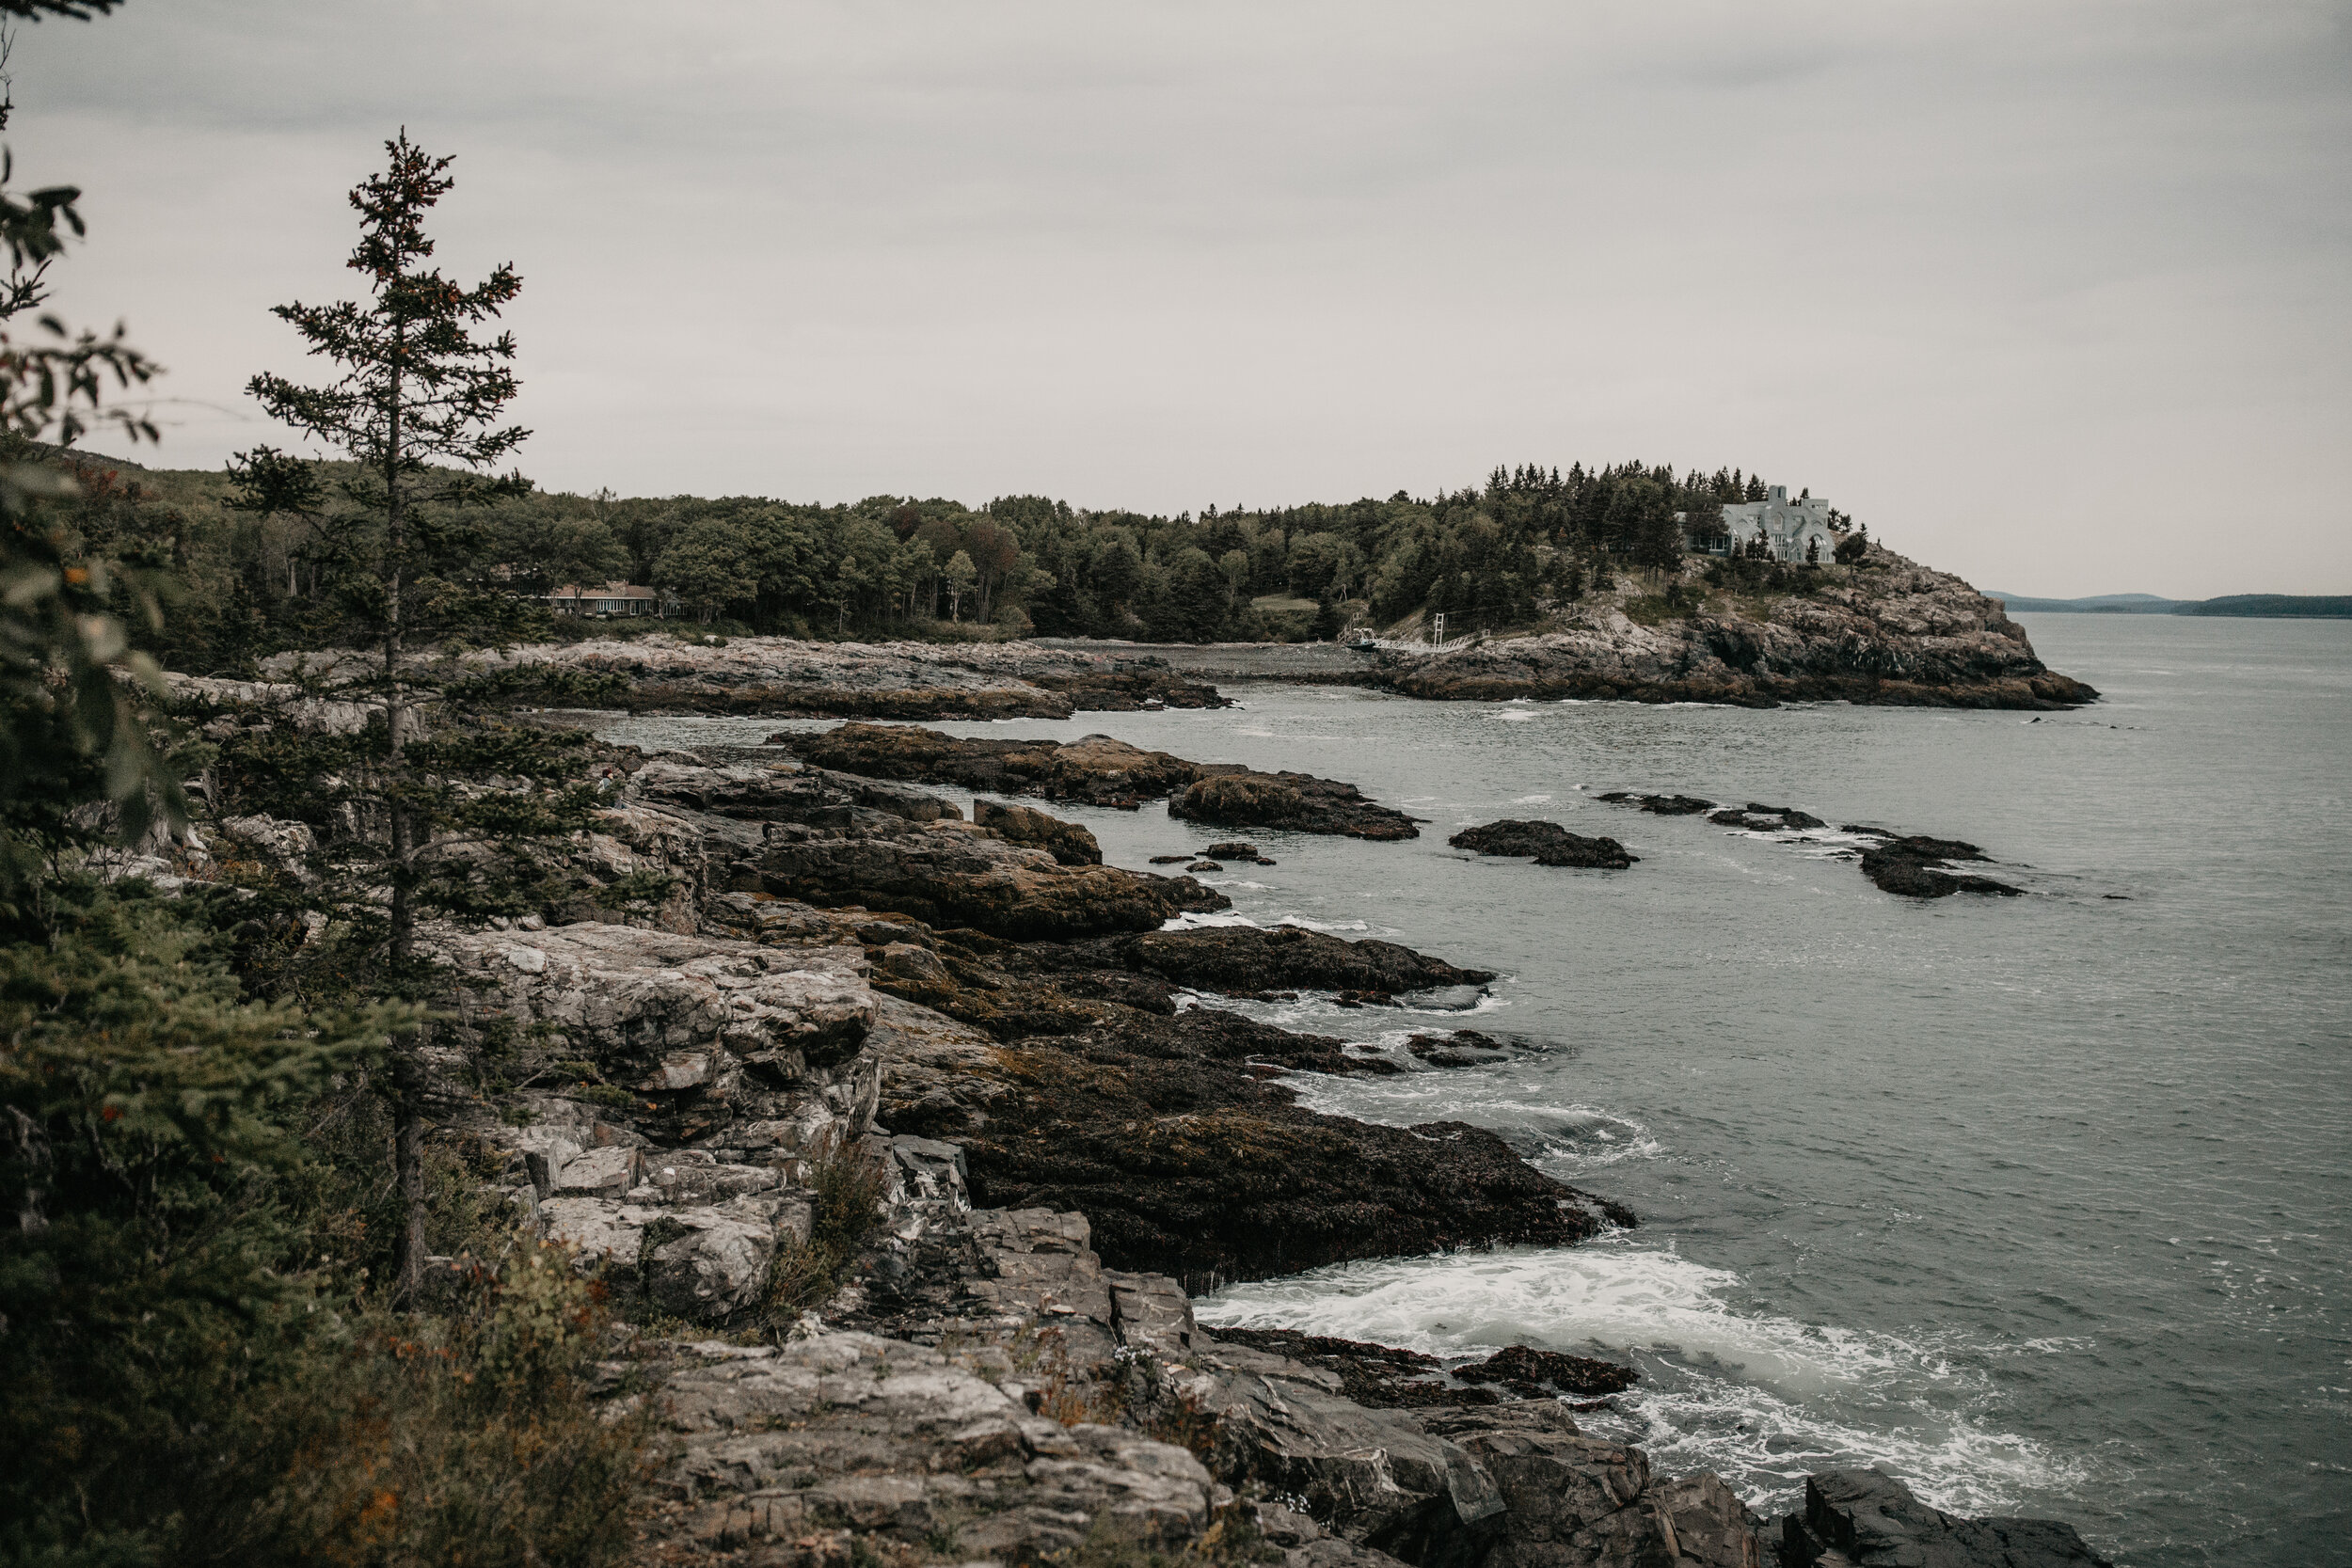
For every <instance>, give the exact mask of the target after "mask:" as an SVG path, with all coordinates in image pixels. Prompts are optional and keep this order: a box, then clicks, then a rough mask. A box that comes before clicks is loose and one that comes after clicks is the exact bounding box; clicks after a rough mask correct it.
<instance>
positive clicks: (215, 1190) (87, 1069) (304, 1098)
mask: <svg viewBox="0 0 2352 1568" xmlns="http://www.w3.org/2000/svg"><path fill="white" fill-rule="evenodd" d="M44 894H45V899H44V904H45V909H46V912H47V914H48V916H49V923H48V929H47V930H46V932H45V933H43V934H42V940H20V941H19V942H15V943H13V944H11V945H8V946H7V947H5V948H0V1139H4V1140H5V1143H6V1148H5V1150H0V1152H4V1153H5V1158H0V1183H4V1184H5V1186H4V1190H0V1202H4V1203H5V1209H6V1212H8V1214H9V1215H10V1216H11V1217H12V1220H13V1228H14V1232H15V1233H14V1234H13V1235H11V1236H9V1237H8V1241H7V1244H6V1247H5V1249H4V1250H0V1317H4V1318H5V1322H6V1323H7V1324H8V1332H7V1333H5V1334H0V1384H5V1386H7V1387H8V1389H9V1391H10V1392H9V1398H8V1401H7V1402H5V1414H0V1442H5V1444H6V1445H7V1449H8V1452H9V1453H10V1454H11V1456H12V1459H13V1463H12V1464H11V1465H9V1466H8V1469H7V1471H6V1472H5V1480H0V1517H5V1518H6V1519H8V1521H10V1523H9V1524H8V1526H6V1527H0V1553H5V1554H6V1555H7V1556H8V1557H10V1558H12V1559H22V1558H24V1557H25V1556H27V1555H37V1554H40V1553H44V1552H54V1553H59V1554H63V1560H91V1561H96V1560H106V1559H107V1558H108V1557H110V1556H114V1555H116V1554H117V1551H118V1548H119V1551H120V1552H121V1553H124V1554H129V1555H128V1556H126V1557H124V1559H123V1560H136V1559H137V1551H138V1543H140V1542H143V1541H146V1540H148V1539H149V1538H150V1536H151V1534H152V1532H153V1531H154V1530H156V1529H160V1528H165V1525H166V1524H167V1519H168V1516H169V1515H170V1514H171V1513H174V1512H175V1511H179V1510H184V1509H187V1508H191V1507H194V1506H195V1505H196V1497H197V1495H198V1494H199V1493H200V1492H201V1490H202V1489H203V1487H204V1485H205V1478H206V1477H207V1475H208V1474H209V1473H210V1472H211V1470H212V1469H213V1467H214V1465H215V1463H216V1459H215V1451H214V1447H213V1444H212V1441H211V1439H210V1438H209V1436H208V1433H212V1432H214V1431H215V1430H216V1429H218V1428H219V1427H220V1426H221V1425H222V1423H224V1422H228V1421H231V1420H233V1419H234V1418H235V1414H236V1412H237V1411H238V1410H240V1409H241V1408H243V1407H244V1403H245V1402H246V1400H247V1399H249V1398H250V1397H251V1396H252V1393H253V1390H254V1389H255V1388H256V1387H257V1386H266V1385H268V1384H269V1383H270V1382H271V1381H272V1380H273V1379H274V1378H277V1377H279V1376H282V1375H283V1373H284V1366H283V1363H284V1359H285V1357H286V1356H288V1355H289V1354H292V1353H293V1352H294V1349H295V1348H296V1347H298V1345H299V1343H300V1341H301V1339H302V1338H303V1335H304V1332H305V1328H306V1323H307V1315H308V1314H309V1313H310V1311H311V1309H312V1308H313V1307H314V1306H315V1305H316V1301H315V1292H316V1291H317V1290H318V1288H319V1287H320V1286H321V1284H322V1283H323V1281H322V1280H320V1279H319V1278H318V1277H317V1276H316V1275H314V1274H313V1272H312V1269H311V1260H312V1259H313V1256H314V1255H313V1254H312V1252H311V1249H310V1247H309V1246H308V1244H307V1243H306V1239H305V1237H304V1235H303V1233H302V1231H301V1230H300V1228H299V1227H298V1226H297V1225H296V1224H295V1223H294V1219H293V1217H292V1215H291V1214H290V1212H289V1209H288V1206H287V1202H286V1197H287V1194H288V1192H289V1190H290V1189H291V1188H292V1187H293V1186H294V1185H295V1184H296V1183H297V1180H298V1177H299V1173H300V1171H301V1169H302V1167H303V1164H304V1163H305V1155H304V1146H303V1144H302V1142H301V1140H300V1139H299V1138H298V1137H296V1136H295V1134H294V1122H295V1120H296V1119H297V1117H298V1116H299V1113H300V1111H301V1108H302V1107H303V1106H304V1105H305V1104H306V1103H307V1102H309V1101H311V1100H312V1099H314V1098H316V1097H318V1096H320V1095H322V1094H324V1093H325V1092H326V1090H327V1089H328V1088H329V1086H330V1085H331V1083H332V1082H333V1079H334V1077H335V1075H336V1074H338V1073H342V1072H347V1071H349V1070H351V1069H353V1068H354V1067H355V1065H356V1064H358V1063H359V1062H360V1061H362V1060H363V1059H365V1058H367V1057H368V1056H369V1055H371V1054H372V1053H376V1052H378V1051H380V1049H381V1045H382V1042H383V1040H384V1038H385V1037H386V1036H387V1034H388V1033H389V1031H390V1030H392V1029H393V1028H396V1027H398V1026H399V1025H400V1024H401V1023H402V1022H404V1020H405V1015H404V1014H403V1013H402V1012H401V1011H400V1010H398V1009H396V1008H392V1007H388V1006H373V1007H368V1008H363V1009H358V1010H354V1011H350V1012H343V1013H338V1014H334V1015H325V1016H322V1015H310V1016H304V1015H301V1014H299V1013H297V1012H295V1011H294V1009H292V1008H290V1007H286V1006H263V1005H257V1004H253V1003H247V1002H243V1001H241V1000H240V999H239V996H238V991H237V987H236V985H235V982H234V981H233V979H232V978H231V977H230V975H229V974H227V972H226V969H225V968H224V966H222V965H221V964H220V963H219V962H218V960H217V956H216V954H215V953H214V952H213V951H212V950H211V949H210V948H209V946H208V944H207V941H206V939H205V937H204V935H203V933H202V932H201V930H200V928H199V927H197V926H195V925H194V924H192V923H191V922H190V921H189V919H188V915H189V913H190V912H191V911H188V910H186V909H184V908H183V907H180V902H179V901H169V902H167V901H166V900H162V899H157V898H151V897H143V896H140V895H139V891H138V889H137V888H136V887H135V886H134V887H130V888H126V889H123V890H121V891H119V892H117V891H109V890H106V889H103V888H100V887H97V886H95V885H93V884H91V883H88V882H87V881H76V880H68V881H62V882H56V883H53V884H51V885H50V886H49V887H47V888H46V889H44ZM92 1521H96V1522H95V1523H92Z"/></svg>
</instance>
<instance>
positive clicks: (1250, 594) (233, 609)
mask: <svg viewBox="0 0 2352 1568" xmlns="http://www.w3.org/2000/svg"><path fill="white" fill-rule="evenodd" d="M61 455H62V456H63V457H64V459H65V460H66V461H67V462H68V463H70V464H71V465H72V467H73V469H74V470H75V472H76V473H78V475H79V476H80V480H81V488H82V492H83V496H82V499H81V500H80V501H79V502H78V503H77V505H76V507H75V509H74V511H75V517H74V522H75V526H76V528H77V529H78V530H79V531H80V533H81V535H82V539H81V543H82V544H83V546H85V547H87V549H89V550H91V551H94V552H98V553H113V554H117V555H120V556H124V557H140V556H144V557H145V558H146V559H148V560H149V561H150V562H151V564H152V565H153V566H155V567H157V568H167V569H168V570H169V571H170V572H171V573H172V574H173V576H174V577H175V578H176V579H177V580H178V581H179V583H180V584H182V585H183V590H184V594H183V602H182V604H181V605H180V607H179V610H178V612H177V613H176V614H174V615H173V616H172V617H171V618H170V622H169V625H168V626H167V627H166V628H164V629H162V630H161V631H160V632H159V633H158V634H156V635H154V636H151V637H150V638H149V639H148V640H147V641H148V645H149V646H150V647H151V651H152V652H154V653H155V654H156V655H157V657H160V658H161V659H162V660H163V661H164V663H165V664H166V665H167V667H169V668H171V669H174V670H180V671H183V672H185V673H191V674H207V675H228V676H248V675H250V674H251V673H253V671H254V668H255V662H256V660H258V659H260V658H262V657H267V656H268V655H270V654H273V653H278V652H282V651H288V650H309V649H317V648H323V647H331V646H347V645H350V644H351V642H352V641H353V638H354V635H355V632H356V630H357V628H355V627H354V626H353V625H352V624H351V618H350V615H349V613H348V606H347V604H346V603H345V599H344V596H343V595H342V594H341V593H340V592H339V586H338V585H339V584H342V583H343V582H344V581H345V580H346V578H347V575H348V568H349V566H350V564H351V563H352V562H356V561H365V560H372V559H374V558H375V557H377V556H378V555H379V554H380V551H381V541H380V539H379V538H378V537H377V535H378V533H379V532H380V530H381V516H380V512H379V511H378V510H377V509H375V508H374V507H373V506H369V505H363V504H358V503H354V502H351V501H348V500H346V499H343V497H342V485H343V483H344V481H345V479H346V478H347V477H348V473H349V471H350V469H351V467H352V466H351V465H348V464H342V463H333V462H325V463H311V464H299V463H297V461H296V460H294V459H292V458H290V457H288V456H287V455H286V454H284V453H280V452H278V451H273V450H272V449H268V448H262V449H258V450H257V451H254V452H249V453H244V454H240V457H239V459H238V460H237V461H235V462H232V463H231V464H230V466H229V467H227V468H226V469H225V470H223V471H219V472H206V471H201V470H161V469H148V468H143V467H138V466H136V465H135V464H130V463H125V462H121V461H119V460H117V459H113V458H104V457H97V456H92V455H89V454H84V453H72V452H68V453H63V454H61ZM294 467H299V468H302V469H303V470H305V471H306V472H307V473H308V474H309V475H310V480H309V489H308V491H307V492H306V493H303V494H298V495H295V496H293V497H289V496H287V495H286V494H285V493H284V489H285V486H284V484H283V483H282V479H283V474H284V472H285V471H286V470H288V469H290V468H294ZM1766 493H1767V490H1766V485H1765V483H1764V481H1763V479H1762V478H1761V477H1760V476H1758V475H1754V474H1750V473H1748V472H1746V471H1744V470H1740V469H1734V468H1719V469H1717V470H1716V471H1715V472H1713V473H1712V474H1705V473H1701V472H1699V471H1697V470H1695V469H1689V470H1684V471H1681V472H1679V473H1677V470H1676V469H1675V468H1674V467H1672V466H1671V465H1655V466H1653V465H1649V464H1645V463H1640V462H1627V463H1619V464H1613V465H1608V466H1603V467H1591V468H1587V467H1584V466H1583V465H1582V464H1581V463H1579V464H1575V465H1573V466H1571V467H1569V468H1568V469H1566V470H1565V472H1563V471H1562V470H1561V469H1560V468H1558V467H1549V468H1547V467H1541V466H1535V465H1528V466H1521V467H1512V468H1507V469H1506V468H1502V467H1498V468H1496V469H1495V470H1494V471H1493V472H1492V473H1491V474H1489V475H1488V476H1487V478H1486V482H1485V483H1483V484H1479V485H1471V486H1465V487H1464V488H1462V489H1460V490H1457V491H1453V492H1446V493H1440V494H1438V495H1436V496H1434V497H1416V496H1412V495H1408V494H1406V492H1404V491H1402V490H1400V491H1398V492H1396V493H1395V494H1394V495H1391V496H1390V497H1389V498H1388V499H1385V500H1380V499H1371V498H1366V499H1360V500H1355V501H1345V502H1330V503H1311V504H1308V505H1301V506H1283V507H1263V508H1260V507H1248V506H1233V507H1230V508H1219V507H1217V506H1215V505H1212V506H1208V507H1205V508H1203V509H1202V510H1201V511H1200V514H1199V515H1193V514H1190V513H1184V514H1179V515H1175V516H1163V515H1148V514H1145V513H1139V512H1127V511H1089V510H1085V509H1081V508H1076V507H1073V506H1072V505H1071V504H1070V503H1069V502H1067V501H1061V500H1054V499H1048V498H1046V497H1043V496H1004V497H999V498H997V499H993V500H991V501H989V502H987V503H985V504H984V505H981V506H978V507H973V506H969V505H966V504H965V503H963V502H961V501H954V500H947V499H939V498H933V499H927V500H925V499H914V498H913V497H902V496H889V495H883V496H869V497H867V498H866V499H863V500H859V501H856V502H853V503H835V504H831V505H827V504H820V503H811V502H793V501H783V500H775V499H768V498H765V497H758V496H727V497H720V498H717V499H707V498H704V497H699V496H673V497H668V498H661V499H652V498H623V497H619V496H615V495H613V494H612V493H611V492H610V491H600V492H598V493H596V494H593V495H576V494H569V493H564V492H556V491H544V490H537V489H518V490H516V492H515V493H511V494H508V495H505V496H502V497H496V498H492V499H487V500H486V501H485V500H484V499H481V498H478V497H476V498H468V500H467V502H466V503H465V504H463V505H451V506H444V507H432V506H427V507H424V508H422V509H421V513H420V515H422V516H424V517H425V518H426V519H427V521H428V523H429V528H430V533H431V554H432V556H433V557H434V559H433V560H432V561H431V562H429V563H428V564H427V567H426V570H427V575H428V576H429V577H431V578H433V579H434V580H435V582H436V583H437V591H438V592H441V593H444V594H455V595H462V596H464V597H465V598H467V599H469V600H470V601H471V602H472V603H473V604H474V605H475V606H476V607H477V608H478V610H479V613H478V615H477V616H475V617H474V618H475V619H477V620H478V621H480V622H481V623H482V624H481V625H480V626H478V627H477V631H478V633H480V634H485V635H490V634H495V635H499V636H504V637H522V638H527V639H530V640H561V639H564V638H565V637H567V636H580V635H588V634H590V633H591V632H592V631H593V633H594V634H596V635H609V634H611V633H612V631H613V630H614V629H615V628H614V626H613V625H612V623H611V622H610V621H608V620H605V619H603V618H600V617H578V616H572V615H569V614H566V613H564V612H563V611H561V610H555V609H552V608H550V607H548V595H550V594H553V593H554V592H555V591H556V590H558V589H561V588H564V587H566V586H567V585H574V584H579V585H586V586H587V587H588V588H590V589H591V590H594V589H596V588H597V587H599V586H601V585H603V584H606V583H622V582H626V583H631V584H638V585H643V586H644V587H648V588H651V589H653V590H655V591H656V592H657V593H658V594H659V595H660V596H659V598H658V599H656V600H653V601H650V604H649V606H648V608H651V609H653V610H656V611H657V613H658V614H659V616H660V617H661V618H663V619H665V620H669V621H684V622H686V623H688V624H690V625H691V626H697V627H700V628H703V629H705V630H707V631H709V632H713V633H719V634H740V633H768V634H777V635H785V636H791V637H802V638H811V639H818V640H847V639H858V640H871V639H882V638H904V639H916V640H953V639H971V638H983V639H985V638H998V637H1026V636H1041V637H1092V638H1122V639H1132V640H1137V641H1167V642H1210V641H1303V640H1307V639H1327V638H1330V637H1333V636H1336V635H1338V634H1339V633H1341V632H1343V631H1344V630H1346V629H1348V628H1349V627H1351V626H1367V627H1371V628H1375V629H1378V628H1386V627H1391V626H1396V625H1398V624H1399V623H1403V622H1408V621H1411V620H1413V619H1414V618H1416V617H1420V616H1424V615H1435V614H1443V615H1445V616H1446V617H1447V618H1448V624H1449V626H1450V628H1451V629H1452V630H1453V631H1454V633H1455V634H1459V633H1463V632H1472V631H1483V632H1507V631H1512V630H1518V629H1528V628H1534V627H1538V626H1541V625H1542V624H1543V622H1544V620H1545V618H1546V615H1547V613H1548V612H1549V611H1550V610H1554V609H1555V608H1557V607H1559V606H1562V605H1565V604H1569V603H1573V602H1575V601H1577V600H1579V599H1581V598H1582V597H1583V596H1584V595H1585V594H1588V593H1591V592H1594V591H1606V590H1609V589H1611V588H1612V587H1613V586H1614V585H1615V584H1616V583H1617V581H1618V580H1619V579H1620V578H1622V577H1624V576H1625V575H1627V574H1629V573H1632V574H1645V573H1649V574H1654V573H1660V572H1667V571H1672V570H1673V569H1675V568H1676V567H1677V566H1678V565H1679V564H1680V562H1681V560H1682V556H1683V544H1684V540H1685V538H1686V537H1688V536H1690V535H1691V534H1692V533H1698V532H1706V531H1709V529H1710V527H1711V526H1712V525H1711V524H1710V521H1709V519H1711V518H1716V517H1720V510H1719V509H1720V508H1721V507H1722V506H1723V505H1724V504H1725V503H1729V502H1738V501H1741V500H1760V499H1764V497H1765V495H1766ZM494 601H497V602H498V604H497V608H496V609H495V610H493V609H492V608H490V607H491V606H492V604H493V602H494ZM644 629H651V627H650V626H647V627H645V628H644Z"/></svg>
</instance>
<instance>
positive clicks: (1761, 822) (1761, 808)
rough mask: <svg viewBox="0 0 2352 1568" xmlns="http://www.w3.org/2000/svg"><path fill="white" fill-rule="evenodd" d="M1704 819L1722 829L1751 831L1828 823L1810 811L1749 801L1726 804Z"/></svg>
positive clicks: (1794, 829)
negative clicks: (1742, 804)
mask: <svg viewBox="0 0 2352 1568" xmlns="http://www.w3.org/2000/svg"><path fill="white" fill-rule="evenodd" d="M1707 819H1708V821H1709V822H1712V823H1714V824H1716V825H1717V826H1718V827H1724V828H1745V829H1747V830H1749V831H1750V832H1767V833H1769V832H1802V831H1804V829H1807V828H1826V827H1828V826H1829V824H1828V823H1826V822H1824V821H1822V820H1821V819H1820V817H1818V816H1814V815H1813V814H1812V813H1811V812H1805V811H1799V810H1798V809H1797V808H1796V807H1794V806H1768V805H1765V804H1764V803H1763V802H1761V801H1758V800H1750V801H1749V802H1748V803H1747V804H1746V805H1745V806H1727V807H1725V808H1724V810H1722V811H1717V812H1709V813H1708V817H1707Z"/></svg>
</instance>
